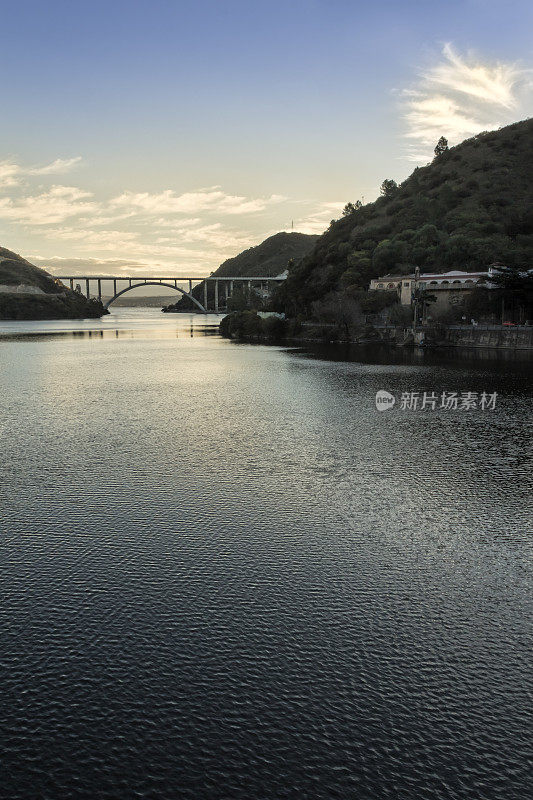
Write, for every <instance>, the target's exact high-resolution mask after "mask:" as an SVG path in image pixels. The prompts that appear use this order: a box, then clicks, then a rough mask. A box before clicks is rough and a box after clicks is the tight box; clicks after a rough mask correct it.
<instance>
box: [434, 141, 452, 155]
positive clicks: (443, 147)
mask: <svg viewBox="0 0 533 800" xmlns="http://www.w3.org/2000/svg"><path fill="white" fill-rule="evenodd" d="M449 149H450V148H449V147H448V139H445V138H444V136H441V137H440V139H439V141H438V142H437V145H436V147H435V151H434V152H435V157H436V158H438V157H439V156H441V155H442V154H443V153H447V152H448V150H449Z"/></svg>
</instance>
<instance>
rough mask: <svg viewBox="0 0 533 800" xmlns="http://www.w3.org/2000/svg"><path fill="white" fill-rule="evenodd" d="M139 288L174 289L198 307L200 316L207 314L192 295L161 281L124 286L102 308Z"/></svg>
mask: <svg viewBox="0 0 533 800" xmlns="http://www.w3.org/2000/svg"><path fill="white" fill-rule="evenodd" d="M140 286H167V287H168V288H169V289H175V291H176V292H181V294H183V295H185V297H188V298H189V300H192V302H193V303H194V304H195V305H196V306H198V308H199V309H200V311H201V312H202V314H207V309H205V308H204V307H203V305H202V304H201V303H200V302H199V301H198V300H197V299H196V297H193V295H192V294H190V293H189V292H186V291H185V289H180V287H179V286H174V284H173V283H163V282H161V281H143V282H142V283H135V284H134V285H132V286H126V288H125V289H121V291H120V292H117V293H116V295H114V296H113V297H112V298H111V300H108V301H107V303H106V304H105V305H104V308H109V306H110V305H111V303H114V302H115V300H116V299H117V298H118V297H120V296H121V295H122V294H126V292H131V290H132V289H138V288H139V287H140Z"/></svg>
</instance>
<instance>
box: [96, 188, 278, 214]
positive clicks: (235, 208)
mask: <svg viewBox="0 0 533 800" xmlns="http://www.w3.org/2000/svg"><path fill="white" fill-rule="evenodd" d="M285 199H286V198H285V197H283V196H282V195H271V196H270V197H264V198H258V199H254V198H248V197H242V196H239V195H230V194H226V193H225V192H224V191H222V189H221V188H220V186H211V187H209V188H207V189H199V190H198V191H196V192H185V193H184V194H180V195H178V194H176V193H175V192H173V191H171V190H170V189H166V190H165V191H163V192H159V193H158V194H150V193H149V192H139V193H134V192H123V194H121V195H119V196H118V197H115V198H113V200H111V203H110V206H111V207H114V208H127V209H130V210H133V211H138V212H144V213H148V214H195V213H198V212H199V211H211V212H217V213H219V214H253V213H257V212H259V211H264V210H265V208H267V206H269V205H273V204H275V203H280V202H282V201H283V200H285Z"/></svg>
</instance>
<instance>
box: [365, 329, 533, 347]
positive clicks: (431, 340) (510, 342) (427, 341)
mask: <svg viewBox="0 0 533 800" xmlns="http://www.w3.org/2000/svg"><path fill="white" fill-rule="evenodd" d="M376 330H377V331H378V333H379V337H380V339H381V340H382V341H387V342H391V343H394V344H396V345H402V344H404V345H409V344H413V343H415V344H418V345H420V344H424V345H426V346H440V347H490V348H495V349H498V350H532V351H533V326H525V325H512V326H506V325H446V326H438V327H430V326H421V327H419V328H418V329H417V331H416V333H415V335H414V337H413V332H412V329H411V328H398V327H393V326H386V327H377V328H376Z"/></svg>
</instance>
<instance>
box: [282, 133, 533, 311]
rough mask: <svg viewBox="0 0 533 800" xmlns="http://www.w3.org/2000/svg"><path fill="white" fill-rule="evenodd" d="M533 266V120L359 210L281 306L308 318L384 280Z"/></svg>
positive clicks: (346, 217) (465, 149) (336, 229)
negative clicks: (330, 301)
mask: <svg viewBox="0 0 533 800" xmlns="http://www.w3.org/2000/svg"><path fill="white" fill-rule="evenodd" d="M495 262H498V263H502V264H507V265H509V266H511V267H521V268H527V267H529V268H531V267H532V266H533V120H526V121H524V122H518V123H516V124H514V125H509V126H508V127H506V128H503V129H501V130H499V131H493V132H490V133H482V134H479V135H478V136H475V137H473V138H472V139H468V140H466V141H464V142H462V144H459V145H457V146H456V147H453V148H451V149H447V147H443V143H442V140H441V142H439V147H438V148H437V154H436V156H435V159H434V161H433V162H432V163H431V164H429V165H428V166H426V167H420V168H416V169H415V170H414V172H413V173H412V175H411V176H410V177H409V178H407V179H406V180H405V181H404V182H403V183H402V184H401V185H400V186H397V185H396V183H395V182H394V181H393V180H390V179H388V180H385V181H384V183H383V186H382V196H381V197H380V198H379V199H378V200H376V202H374V203H369V204H368V205H366V206H361V205H360V204H359V205H358V204H355V205H352V204H351V203H350V204H348V205H347V207H346V208H345V212H344V214H343V216H342V217H341V219H339V220H333V221H332V223H331V225H330V227H329V228H328V230H327V231H326V232H325V233H324V234H323V235H322V236H321V237H320V238H319V240H318V241H317V243H316V245H315V247H314V249H313V250H312V252H311V253H310V254H309V255H307V256H306V257H304V258H303V259H302V260H301V261H300V263H299V264H297V266H296V268H295V269H294V270H292V271H291V274H290V276H289V278H288V279H287V281H286V282H285V283H284V284H283V285H282V286H281V287H280V288H279V290H278V292H277V293H276V298H275V302H274V306H275V307H276V308H277V309H279V310H283V311H286V312H287V313H288V314H289V315H295V314H297V313H304V314H306V313H310V310H311V306H312V303H313V302H314V301H317V300H321V299H322V298H324V297H325V296H326V295H328V294H330V293H331V292H348V293H350V292H351V293H353V292H354V291H357V290H361V289H366V288H368V285H369V283H370V280H371V278H374V277H378V276H379V275H384V274H388V273H389V274H390V273H397V274H398V273H400V274H406V273H409V272H412V271H413V269H414V268H415V267H416V266H419V267H420V269H421V271H423V272H446V271H448V270H451V269H461V270H476V269H485V268H486V267H488V266H489V265H490V264H492V263H495Z"/></svg>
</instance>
